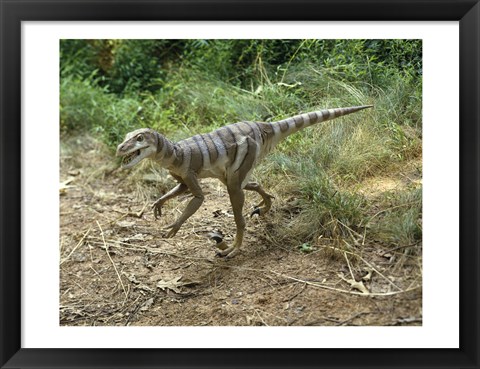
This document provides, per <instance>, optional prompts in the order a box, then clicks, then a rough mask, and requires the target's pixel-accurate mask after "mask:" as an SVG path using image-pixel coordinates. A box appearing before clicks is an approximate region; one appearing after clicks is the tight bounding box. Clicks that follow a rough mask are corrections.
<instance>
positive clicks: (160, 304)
mask: <svg viewBox="0 0 480 369" xmlns="http://www.w3.org/2000/svg"><path fill="white" fill-rule="evenodd" d="M266 160H268V159H266ZM130 175H131V173H129V171H123V170H118V169H116V167H115V162H114V158H113V157H112V156H111V155H109V154H107V153H106V151H105V150H104V149H102V147H101V145H100V144H99V143H97V142H95V141H94V140H85V141H75V140H70V141H69V143H68V144H62V152H61V181H62V183H61V185H60V224H61V226H60V325H65V326H107V325H108V326H111V325H116V326H128V325H136V326H251V325H257V326H259V325H266V326H292V325H299V326H315V325H324V326H327V325H328V326H331V325H333V326H342V325H343V326H345V325H348V326H392V325H421V324H422V288H421V283H422V279H421V278H422V277H421V258H419V257H415V258H411V259H409V258H408V257H407V258H406V259H405V260H403V261H402V262H401V263H399V262H398V258H399V257H400V256H399V255H402V257H403V258H405V256H404V254H401V252H402V250H392V246H391V245H378V244H368V243H367V244H364V245H360V246H359V245H357V246H356V245H355V244H354V242H351V240H347V241H348V242H349V243H350V244H351V245H352V246H351V248H350V249H345V247H344V248H342V249H338V248H337V249H336V248H335V245H336V244H337V243H338V240H336V242H334V241H335V240H328V239H323V238H320V239H319V240H318V242H317V244H316V245H313V247H312V248H309V249H302V247H300V246H301V245H295V244H288V243H285V244H281V243H275V242H272V241H271V237H269V234H270V232H271V230H272V229H274V228H275V227H282V224H281V223H278V222H274V221H273V219H274V217H273V216H272V215H271V214H270V213H269V214H267V215H266V216H265V217H262V218H259V217H256V216H255V217H252V218H250V217H248V219H247V229H246V235H245V240H244V246H243V249H242V252H241V253H240V254H239V255H237V256H235V257H234V258H233V259H229V260H225V259H222V258H219V257H217V256H215V246H214V245H215V242H214V241H212V240H210V239H209V238H208V234H209V233H210V232H212V231H216V230H218V231H221V232H222V233H223V234H224V235H225V239H226V240H227V241H231V240H232V239H233V236H234V234H235V226H234V221H233V215H232V211H231V207H230V203H229V199H228V194H227V192H226V190H225V188H224V187H223V185H222V184H221V183H219V182H218V181H216V180H203V182H202V183H203V187H204V189H205V193H206V199H205V202H204V204H203V205H202V207H201V208H200V209H199V211H198V212H197V213H196V214H195V215H194V216H192V217H191V218H190V219H189V220H188V221H187V222H186V223H185V224H184V225H183V227H182V228H181V230H180V231H179V232H178V233H177V235H176V236H175V237H174V238H170V239H165V238H164V237H163V235H164V234H165V232H164V231H163V230H162V227H163V226H165V225H167V224H169V223H171V222H172V221H173V220H174V219H175V218H176V217H177V216H178V215H179V214H180V211H181V209H183V208H184V207H185V205H186V203H187V200H188V198H189V196H188V195H186V196H183V197H180V198H179V199H178V200H172V201H171V202H169V203H167V204H166V205H165V207H164V208H163V214H162V218H161V219H159V220H155V219H154V217H153V212H152V210H151V208H150V205H151V204H152V203H153V201H154V200H155V197H157V196H160V195H161V194H162V193H160V192H158V193H156V191H161V189H162V188H164V190H166V189H167V186H166V185H167V184H168V185H170V186H173V182H171V183H170V181H169V180H168V179H167V176H153V175H145V176H144V177H142V178H140V180H139V181H137V184H136V185H133V184H132V183H133V181H132V180H131V178H130V179H129V176H130ZM370 187H371V186H370ZM157 189H158V190H157ZM246 196H247V201H246V206H245V212H247V211H248V210H249V209H252V208H253V205H254V204H255V203H256V202H258V200H259V199H258V198H257V197H256V196H255V194H253V193H250V192H247V194H246ZM145 197H147V199H148V201H147V200H143V199H144V198H145ZM285 204H286V202H285V201H282V199H279V198H276V199H275V200H274V205H273V208H272V210H271V213H274V212H278V211H282V207H285V206H286V205H285ZM285 214H288V212H285ZM285 216H287V215H285ZM275 219H278V217H275ZM347 241H346V242H347Z"/></svg>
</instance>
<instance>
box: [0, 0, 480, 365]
mask: <svg viewBox="0 0 480 369" xmlns="http://www.w3.org/2000/svg"><path fill="white" fill-rule="evenodd" d="M0 13H1V45H0V47H1V49H0V52H1V65H0V66H1V76H0V78H1V89H0V95H1V122H0V140H1V141H0V145H1V146H0V189H1V197H0V227H1V228H0V240H1V241H0V242H1V243H0V263H1V266H0V278H1V291H0V293H1V297H0V301H1V310H0V340H1V342H0V366H1V368H27V367H28V368H67V367H68V368H93V367H95V368H107V367H108V368H146V367H148V368H156V367H158V368H170V367H171V368H196V367H210V368H220V367H222V368H223V367H225V368H255V367H258V368H264V367H276V368H290V367H291V368H294V367H295V368H302V367H318V368H327V367H328V368H340V367H342V368H375V367H381V368H414V367H416V368H422V367H430V368H434V367H435V368H437V367H438V368H440V367H442V368H479V365H480V364H479V363H480V360H479V351H478V347H479V346H480V345H479V336H480V329H479V327H480V325H479V316H478V310H479V281H480V275H479V270H480V268H479V242H478V241H479V237H478V236H479V231H478V224H479V223H478V221H479V219H478V208H479V206H478V205H479V188H480V187H479V170H478V168H479V157H480V156H479V143H480V140H479V122H480V120H479V112H480V104H479V102H480V96H479V87H480V75H479V68H480V4H479V3H478V0H457V1H454V0H419V1H415V0H392V1H388V0H358V1H355V0H328V1H322V0H259V1H252V0H224V1H215V0H198V1H195V0H177V1H171V0H170V1H158V0H157V1H155V0H153V1H152V0H138V1H135V0H125V1H122V0H120V1H108V0H100V1H96V0H92V1H81V0H63V1H56V0H24V1H14V0H0ZM78 20H90V21H114V20H116V21H118V20H120V21H128V20H135V21H149V20H250V21H254V20H268V21H270V20H296V21H302V20H305V21H306V20H348V21H352V20H354V21H356V20H368V21H377V20H381V21H397V20H410V21H420V20H421V21H444V20H445V21H446V20H448V21H459V24H460V140H461V141H460V161H461V162H460V178H459V181H460V220H459V221H460V262H461V265H460V301H459V304H460V322H459V324H460V348H459V349H281V350H280V349H222V350H219V349H208V350H199V349H26V348H22V347H21V247H20V246H21V241H22V229H21V185H22V181H21V180H22V178H21V124H20V122H21V63H20V60H21V23H22V21H78ZM446 52H448V50H446ZM445 216H446V217H448V215H447V214H446V215H445ZM440 227H444V225H439V228H440ZM443 230H444V229H442V231H443Z"/></svg>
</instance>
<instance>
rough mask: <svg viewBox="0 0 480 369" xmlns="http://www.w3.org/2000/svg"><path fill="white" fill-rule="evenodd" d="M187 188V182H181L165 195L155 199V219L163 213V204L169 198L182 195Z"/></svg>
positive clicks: (153, 206)
mask: <svg viewBox="0 0 480 369" xmlns="http://www.w3.org/2000/svg"><path fill="white" fill-rule="evenodd" d="M187 190H188V187H187V185H186V184H184V183H179V184H178V185H177V186H175V187H174V188H172V189H171V190H170V191H168V192H167V193H166V194H165V195H163V196H162V197H160V198H159V199H158V200H157V201H155V202H154V204H153V205H152V208H153V215H154V216H155V219H158V218H159V217H160V216H161V215H162V206H163V204H165V203H166V202H167V201H168V200H170V199H173V198H174V197H177V196H179V195H181V194H182V193H184V192H185V191H187Z"/></svg>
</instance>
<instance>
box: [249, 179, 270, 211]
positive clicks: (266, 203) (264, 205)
mask: <svg viewBox="0 0 480 369" xmlns="http://www.w3.org/2000/svg"><path fill="white" fill-rule="evenodd" d="M244 189H245V190H249V191H255V192H257V193H258V194H259V195H260V196H262V201H261V202H260V203H259V204H258V205H257V206H255V210H253V211H252V213H251V214H250V216H253V215H255V214H258V215H264V214H265V213H266V212H267V211H269V210H270V208H271V207H272V199H274V198H275V197H273V196H272V195H270V194H268V193H266V192H265V190H264V189H263V187H262V186H261V185H260V184H258V183H257V182H248V183H247V185H246V186H245V187H244Z"/></svg>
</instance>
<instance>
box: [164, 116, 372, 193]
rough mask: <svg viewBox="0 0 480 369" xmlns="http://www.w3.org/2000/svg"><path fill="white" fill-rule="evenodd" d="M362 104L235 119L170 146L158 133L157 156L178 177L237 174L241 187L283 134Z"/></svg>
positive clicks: (221, 178) (332, 117)
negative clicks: (287, 115) (269, 120)
mask: <svg viewBox="0 0 480 369" xmlns="http://www.w3.org/2000/svg"><path fill="white" fill-rule="evenodd" d="M362 108H364V107H352V108H339V109H328V110H322V111H315V112H310V113H306V114H300V115H296V116H294V117H291V118H288V119H284V120H280V121H277V122H273V123H261V122H247V121H243V122H238V123H234V124H229V125H227V126H224V127H221V128H219V129H216V130H215V131H213V132H210V133H205V134H198V135H195V136H192V137H189V138H187V139H185V140H182V141H179V142H177V143H176V144H175V145H174V146H173V149H172V147H170V145H169V144H170V142H166V138H164V137H163V136H162V138H163V140H159V143H158V144H159V152H160V155H159V157H158V158H157V160H159V161H163V162H164V166H165V167H166V168H168V169H169V170H170V171H171V172H172V173H173V174H175V175H177V176H180V177H182V176H183V175H185V173H186V172H187V171H193V172H195V173H197V175H198V177H199V178H206V177H213V178H218V179H220V180H221V181H222V182H224V183H228V182H229V178H231V177H232V176H238V177H239V178H240V179H241V187H242V188H243V187H244V186H245V185H246V183H247V182H248V178H249V176H250V174H251V172H252V170H253V168H255V166H256V164H257V163H258V162H259V161H260V160H261V159H263V158H264V157H265V156H266V155H267V154H268V153H270V152H271V150H272V149H273V148H274V147H275V145H276V144H277V143H278V142H279V141H281V140H282V139H283V138H285V137H286V136H288V135H290V134H292V133H295V132H297V131H298V130H300V129H302V128H305V127H308V126H311V125H313V124H315V123H319V122H323V121H326V120H330V119H334V118H336V117H339V116H342V115H346V114H350V113H353V112H355V111H358V110H360V109H362ZM162 141H163V142H162ZM174 156H175V157H174Z"/></svg>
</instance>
